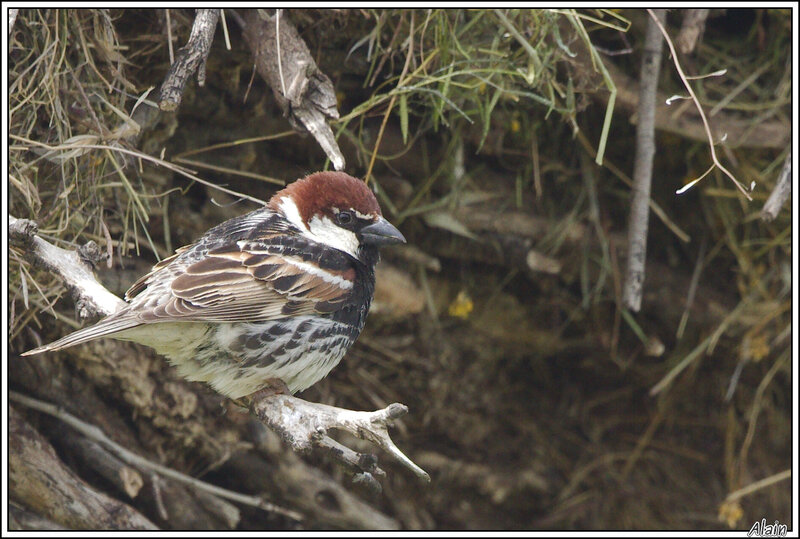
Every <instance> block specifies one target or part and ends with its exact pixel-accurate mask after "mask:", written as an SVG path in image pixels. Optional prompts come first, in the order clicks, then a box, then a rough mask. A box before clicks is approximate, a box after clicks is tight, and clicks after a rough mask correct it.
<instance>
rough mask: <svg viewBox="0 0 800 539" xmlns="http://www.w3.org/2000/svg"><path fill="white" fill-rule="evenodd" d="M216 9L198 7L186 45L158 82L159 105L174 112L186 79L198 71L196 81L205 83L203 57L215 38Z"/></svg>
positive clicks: (209, 49) (217, 12) (217, 17)
mask: <svg viewBox="0 0 800 539" xmlns="http://www.w3.org/2000/svg"><path fill="white" fill-rule="evenodd" d="M219 12H220V10H219V9H198V10H197V16H196V17H195V19H194V24H193V25H192V33H191V34H190V35H189V41H187V42H186V46H185V47H183V48H182V49H181V50H180V53H179V54H178V57H177V58H176V59H175V61H174V62H173V63H172V65H171V66H170V68H169V71H168V72H167V76H166V77H165V78H164V83H163V84H162V85H161V96H160V98H159V102H158V107H159V108H160V109H161V110H164V111H173V110H175V109H177V108H178V106H180V104H181V98H182V97H183V90H184V88H185V86H186V82H187V81H188V80H189V77H191V76H192V75H193V74H194V72H195V71H196V72H197V84H199V85H200V86H204V85H205V83H206V59H207V58H208V53H209V52H210V51H211V43H212V41H214V32H215V31H216V29H217V21H219Z"/></svg>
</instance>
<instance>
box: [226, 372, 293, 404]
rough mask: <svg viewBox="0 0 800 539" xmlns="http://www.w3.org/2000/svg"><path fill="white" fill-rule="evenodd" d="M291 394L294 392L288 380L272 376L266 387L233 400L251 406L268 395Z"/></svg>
mask: <svg viewBox="0 0 800 539" xmlns="http://www.w3.org/2000/svg"><path fill="white" fill-rule="evenodd" d="M291 394H292V392H291V391H289V386H287V385H286V382H284V381H283V380H281V379H280V378H270V379H269V380H266V382H265V385H264V387H262V388H261V389H259V390H258V391H255V392H253V393H251V394H249V395H246V396H245V397H242V398H241V399H235V400H234V401H233V402H235V403H236V404H238V405H239V406H242V407H243V408H251V407H252V406H253V404H255V403H256V402H258V401H259V400H261V399H264V398H266V397H271V396H273V395H291Z"/></svg>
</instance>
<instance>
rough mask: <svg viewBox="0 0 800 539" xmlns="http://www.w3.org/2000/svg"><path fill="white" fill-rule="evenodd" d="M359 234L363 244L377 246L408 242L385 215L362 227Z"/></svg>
mask: <svg viewBox="0 0 800 539" xmlns="http://www.w3.org/2000/svg"><path fill="white" fill-rule="evenodd" d="M359 236H360V237H361V243H362V244H364V245H374V246H376V247H383V246H384V245H391V244H393V243H405V242H406V239H405V238H404V237H403V235H402V234H401V233H400V231H399V230H397V229H396V228H395V227H394V225H393V224H392V223H390V222H389V221H387V220H386V219H384V218H383V217H378V220H377V221H375V222H374V223H372V224H370V225H367V226H365V227H364V228H362V229H361V230H360V231H359Z"/></svg>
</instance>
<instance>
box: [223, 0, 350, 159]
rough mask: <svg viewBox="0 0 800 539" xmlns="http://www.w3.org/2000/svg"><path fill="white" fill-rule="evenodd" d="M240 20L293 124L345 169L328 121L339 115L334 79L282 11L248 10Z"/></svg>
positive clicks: (258, 65)
mask: <svg viewBox="0 0 800 539" xmlns="http://www.w3.org/2000/svg"><path fill="white" fill-rule="evenodd" d="M240 19H241V17H237V19H236V20H237V21H239V20H240ZM241 23H244V24H245V26H244V37H245V40H246V41H247V44H248V45H249V47H250V50H251V51H252V52H253V59H254V61H255V64H256V70H257V71H258V73H259V74H260V75H261V76H262V77H263V78H264V80H265V81H267V84H269V85H270V87H271V88H272V92H273V94H274V95H275V100H276V101H277V102H278V104H279V105H280V107H281V109H282V110H283V114H284V115H285V116H287V117H288V119H289V122H290V123H291V124H292V127H294V128H295V130H297V131H301V132H302V131H308V132H309V133H311V135H312V136H313V137H314V138H315V139H316V140H317V142H318V143H319V145H320V146H321V147H322V149H323V150H324V151H325V154H326V155H327V156H328V158H329V159H330V160H331V162H332V163H333V167H334V168H335V169H336V170H342V169H344V166H345V162H344V156H343V155H342V152H341V150H340V149H339V145H338V144H337V142H336V138H335V137H334V136H333V131H331V128H330V126H329V125H328V123H327V122H326V119H327V118H338V117H339V111H338V110H337V109H336V94H335V92H334V90H333V83H332V82H331V79H329V78H328V76H327V75H325V73H323V72H322V71H320V70H319V68H318V67H317V64H316V62H314V58H313V57H312V56H311V52H310V51H309V50H308V46H307V45H306V44H305V42H304V41H303V39H302V38H301V37H300V34H299V33H298V32H297V29H296V28H295V27H294V25H293V24H292V23H291V21H290V20H289V19H288V17H286V16H285V15H284V14H283V10H277V12H276V13H275V15H273V16H270V15H268V14H267V13H266V12H265V11H264V10H261V9H250V10H247V11H246V12H245V17H244V19H243V20H241V22H240V24H241Z"/></svg>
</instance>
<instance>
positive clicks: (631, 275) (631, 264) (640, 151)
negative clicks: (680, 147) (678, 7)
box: [622, 9, 667, 312]
mask: <svg viewBox="0 0 800 539" xmlns="http://www.w3.org/2000/svg"><path fill="white" fill-rule="evenodd" d="M654 12H655V16H656V17H657V19H658V21H660V22H662V23H663V21H665V20H666V19H667V10H666V9H656V10H654ZM662 49H663V40H662V38H661V34H660V33H659V31H658V27H657V26H656V22H654V21H653V20H649V21H648V25H647V32H646V34H645V38H644V51H643V52H642V68H641V73H640V76H639V110H638V113H639V123H638V124H637V126H636V158H635V160H634V165H633V198H632V199H631V213H630V219H629V220H628V262H627V270H626V272H625V284H624V285H623V290H622V302H623V305H625V307H627V308H628V309H630V310H632V311H634V312H638V311H639V309H641V306H642V285H643V283H644V275H645V273H644V267H645V260H646V258H647V225H648V220H649V217H650V206H649V202H650V182H651V180H652V178H653V156H654V155H655V153H656V140H655V118H656V91H657V89H658V78H659V77H658V75H659V73H660V72H661V51H662Z"/></svg>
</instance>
